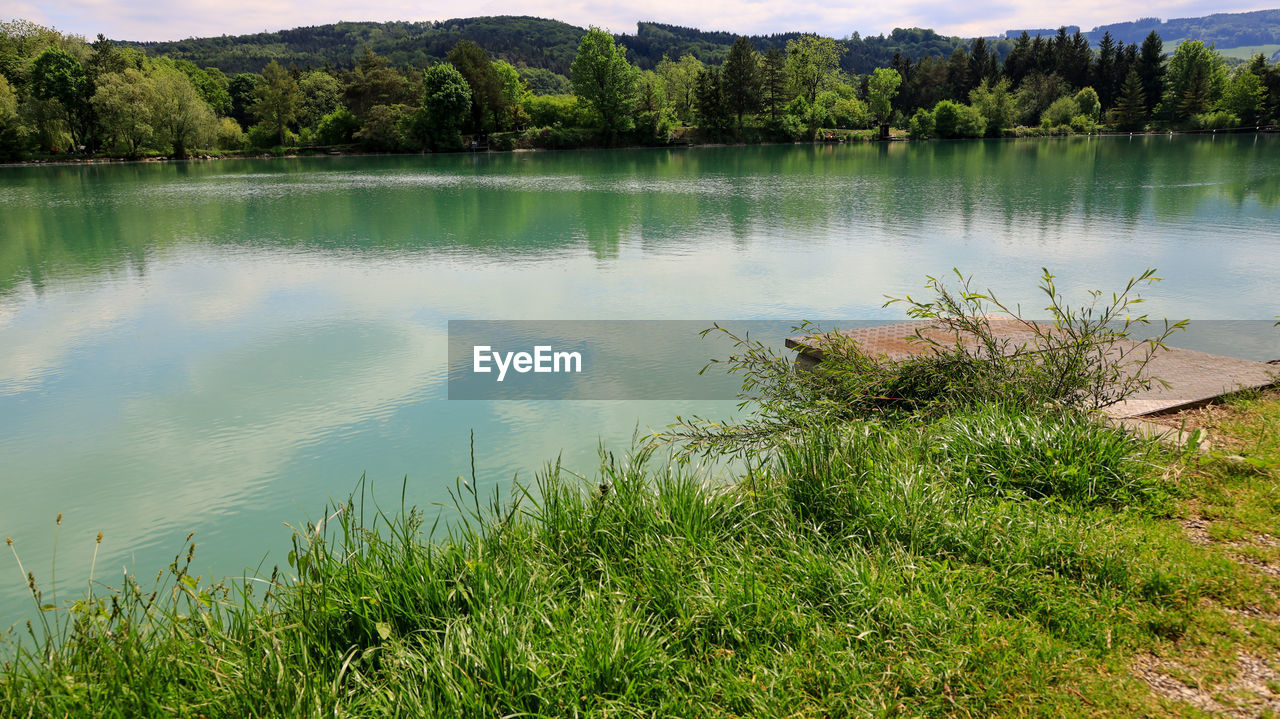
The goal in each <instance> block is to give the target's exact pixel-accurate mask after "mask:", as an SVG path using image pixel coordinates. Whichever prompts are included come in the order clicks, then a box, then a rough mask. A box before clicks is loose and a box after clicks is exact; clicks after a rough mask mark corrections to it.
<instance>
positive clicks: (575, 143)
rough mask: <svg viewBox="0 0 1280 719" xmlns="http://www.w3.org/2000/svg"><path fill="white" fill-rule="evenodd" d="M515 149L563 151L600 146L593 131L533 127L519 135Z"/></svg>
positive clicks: (575, 128)
mask: <svg viewBox="0 0 1280 719" xmlns="http://www.w3.org/2000/svg"><path fill="white" fill-rule="evenodd" d="M515 144H516V147H521V148H539V149H546V150H564V149H569V148H575V147H589V146H591V145H598V144H600V135H599V133H598V132H597V131H595V130H588V129H585V128H580V127H535V128H530V129H528V130H525V131H524V132H522V133H520V136H519V138H518V139H517V140H516V143H515Z"/></svg>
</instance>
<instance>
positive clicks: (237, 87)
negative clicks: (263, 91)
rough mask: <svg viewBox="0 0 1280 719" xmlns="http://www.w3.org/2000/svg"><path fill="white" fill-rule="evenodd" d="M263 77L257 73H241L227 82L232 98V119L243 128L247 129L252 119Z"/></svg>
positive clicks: (228, 91) (228, 92)
mask: <svg viewBox="0 0 1280 719" xmlns="http://www.w3.org/2000/svg"><path fill="white" fill-rule="evenodd" d="M263 82H264V80H263V79H262V76H261V75H259V74H258V73H256V72H241V73H237V74H235V75H232V76H231V77H230V79H228V80H227V94H228V95H230V96H231V117H232V118H234V119H235V121H236V122H237V123H239V124H240V126H241V127H247V126H248V125H249V121H250V120H251V119H252V114H251V113H252V110H253V103H254V102H256V100H257V97H258V87H259V86H261V85H262V84H263Z"/></svg>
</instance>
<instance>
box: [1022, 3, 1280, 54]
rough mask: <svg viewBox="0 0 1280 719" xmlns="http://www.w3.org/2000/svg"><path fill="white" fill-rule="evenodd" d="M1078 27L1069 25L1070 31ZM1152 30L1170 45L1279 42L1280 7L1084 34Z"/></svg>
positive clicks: (1094, 39) (1130, 34) (1131, 38)
mask: <svg viewBox="0 0 1280 719" xmlns="http://www.w3.org/2000/svg"><path fill="white" fill-rule="evenodd" d="M1076 29H1078V28H1076V27H1074V26H1068V27H1067V32H1068V33H1070V32H1072V31H1074V30H1076ZM1152 30H1154V31H1155V32H1156V33H1157V34H1159V35H1160V37H1162V38H1164V42H1165V46H1166V47H1169V48H1172V47H1174V46H1176V45H1177V44H1178V43H1179V42H1181V41H1182V40H1200V41H1202V42H1203V43H1204V44H1206V45H1209V44H1213V45H1215V46H1217V47H1218V48H1234V47H1250V46H1264V45H1275V44H1280V10H1256V11H1254V12H1236V13H1215V14H1213V15H1205V16H1204V17H1186V18H1175V19H1172V20H1161V19H1160V18H1155V17H1147V18H1141V19H1138V20H1132V21H1130V22H1117V23H1112V24H1110V25H1099V26H1098V27H1095V28H1094V29H1092V30H1089V31H1087V32H1085V33H1083V34H1084V36H1085V37H1086V38H1088V40H1089V42H1091V43H1093V44H1094V45H1095V46H1096V45H1097V44H1098V43H1099V42H1100V41H1101V40H1102V36H1103V35H1104V34H1105V33H1108V32H1109V33H1111V37H1112V38H1113V39H1115V40H1116V42H1122V43H1141V42H1142V39H1143V38H1145V37H1146V36H1147V34H1148V33H1150V32H1151V31H1152ZM1022 32H1023V31H1022V30H1010V31H1008V32H1006V33H1005V36H1006V37H1009V38H1016V37H1017V36H1018V35H1019V34H1021V33H1022ZM1026 32H1027V33H1029V34H1031V35H1036V34H1040V35H1052V34H1053V33H1055V32H1057V30H1056V29H1053V30H1027V31H1026Z"/></svg>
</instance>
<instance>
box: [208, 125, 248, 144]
mask: <svg viewBox="0 0 1280 719" xmlns="http://www.w3.org/2000/svg"><path fill="white" fill-rule="evenodd" d="M214 144H215V145H216V146H217V148H218V149H219V150H243V149H245V148H246V147H248V145H249V138H248V136H247V135H245V134H244V130H241V129H240V123H238V122H236V121H235V120H233V119H231V118H230V117H223V118H219V120H218V128H217V131H216V133H215V136H214Z"/></svg>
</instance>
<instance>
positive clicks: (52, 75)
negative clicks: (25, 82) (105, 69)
mask: <svg viewBox="0 0 1280 719" xmlns="http://www.w3.org/2000/svg"><path fill="white" fill-rule="evenodd" d="M93 91H94V88H93V84H92V83H91V82H90V81H89V75H88V73H86V72H85V69H84V66H83V65H81V64H80V61H79V60H77V59H76V58H75V57H74V56H72V55H71V54H70V53H68V52H67V51H65V50H63V49H61V48H59V47H56V46H55V47H48V48H45V50H44V52H41V53H40V55H39V56H38V57H37V58H36V60H35V63H34V64H32V66H31V94H32V95H34V96H35V97H37V98H39V99H41V100H49V101H52V102H55V103H57V106H56V107H57V112H58V114H59V115H60V117H61V118H62V119H63V120H64V121H65V122H66V125H67V132H69V133H70V134H71V142H72V144H74V145H77V146H78V145H80V144H81V142H82V141H83V140H84V139H85V137H86V135H87V134H88V132H89V128H88V127H87V124H88V123H87V122H86V121H87V119H88V117H89V111H90V109H91V106H90V104H89V99H90V98H91V97H93Z"/></svg>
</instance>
